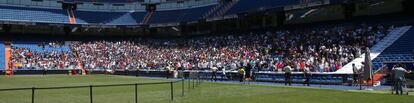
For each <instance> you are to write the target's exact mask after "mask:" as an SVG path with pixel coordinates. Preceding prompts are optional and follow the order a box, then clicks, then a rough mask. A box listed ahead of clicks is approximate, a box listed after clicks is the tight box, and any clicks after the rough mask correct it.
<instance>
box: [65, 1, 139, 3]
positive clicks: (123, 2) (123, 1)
mask: <svg viewBox="0 0 414 103" xmlns="http://www.w3.org/2000/svg"><path fill="white" fill-rule="evenodd" d="M64 1H65V2H105V3H130V2H144V0H64Z"/></svg>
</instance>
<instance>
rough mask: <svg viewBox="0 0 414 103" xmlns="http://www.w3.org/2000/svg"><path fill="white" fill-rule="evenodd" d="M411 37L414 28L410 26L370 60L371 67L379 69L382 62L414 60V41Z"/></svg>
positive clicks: (412, 36) (413, 33) (413, 34)
mask: <svg viewBox="0 0 414 103" xmlns="http://www.w3.org/2000/svg"><path fill="white" fill-rule="evenodd" d="M413 38H414V29H413V28H411V29H410V30H408V31H407V32H406V33H405V34H404V35H402V36H401V37H400V38H399V39H398V40H397V41H395V42H394V43H393V44H392V45H391V46H389V47H388V48H387V49H385V50H384V51H383V52H382V53H381V54H380V55H379V56H378V57H377V58H375V59H374V60H373V61H372V63H373V69H374V70H377V69H379V68H380V67H381V66H382V63H383V62H407V61H408V62H410V61H411V62H412V61H414V56H413V50H414V41H413V40H412V39H413Z"/></svg>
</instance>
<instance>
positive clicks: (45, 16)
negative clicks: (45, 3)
mask: <svg viewBox="0 0 414 103" xmlns="http://www.w3.org/2000/svg"><path fill="white" fill-rule="evenodd" d="M0 15H1V16H0V20H7V21H23V22H46V23H69V18H68V14H67V12H66V11H64V10H62V9H44V8H27V7H13V6H0Z"/></svg>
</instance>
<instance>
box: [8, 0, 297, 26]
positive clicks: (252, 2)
mask: <svg viewBox="0 0 414 103" xmlns="http://www.w3.org/2000/svg"><path fill="white" fill-rule="evenodd" d="M84 1H88V0H84ZM90 1H98V0H90ZM99 1H100V0H99ZM106 1H107V0H102V2H106ZM109 1H112V0H109ZM109 1H108V2H109ZM121 1H129V0H121ZM121 1H119V2H121ZM117 2H118V1H117ZM295 3H299V0H240V1H239V2H238V3H237V4H236V5H235V6H234V7H233V8H231V9H230V10H229V12H228V13H227V14H235V13H240V12H247V11H254V10H258V9H271V8H278V7H283V6H285V5H291V4H295ZM214 6H215V5H209V6H203V7H196V8H191V9H178V10H163V11H155V12H154V14H153V15H152V17H151V18H150V21H149V23H150V24H151V23H171V22H189V21H197V20H198V19H202V16H203V14H205V13H207V12H208V11H209V10H211V9H212V8H213V7H214ZM146 13H147V12H99V11H79V10H75V11H74V15H75V18H76V23H77V24H89V23H92V24H108V25H137V24H139V23H141V22H142V20H143V18H144V17H145V15H146ZM0 15H1V16H0V20H3V21H26V22H46V23H69V17H68V13H67V11H66V10H62V9H46V8H29V7H15V6H0Z"/></svg>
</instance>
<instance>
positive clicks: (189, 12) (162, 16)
mask: <svg viewBox="0 0 414 103" xmlns="http://www.w3.org/2000/svg"><path fill="white" fill-rule="evenodd" d="M212 7H214V5H208V6H203V7H195V8H191V9H180V10H163V11H155V12H154V14H153V16H152V17H151V19H150V20H149V23H154V24H157V23H171V22H173V23H176V22H177V21H182V22H189V21H197V20H199V19H202V17H203V14H204V13H206V12H207V11H208V10H210V9H211V8H212Z"/></svg>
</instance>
